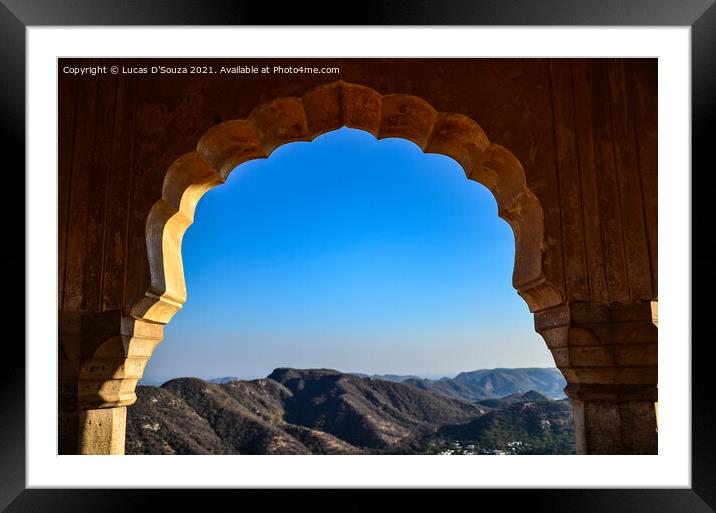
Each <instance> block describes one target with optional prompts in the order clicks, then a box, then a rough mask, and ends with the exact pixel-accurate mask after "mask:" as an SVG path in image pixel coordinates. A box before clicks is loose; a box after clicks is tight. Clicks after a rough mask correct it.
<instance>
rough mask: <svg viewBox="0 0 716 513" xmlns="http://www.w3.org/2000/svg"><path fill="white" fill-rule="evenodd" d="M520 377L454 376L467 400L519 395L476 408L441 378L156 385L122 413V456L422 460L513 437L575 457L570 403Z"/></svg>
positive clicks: (278, 376) (290, 375)
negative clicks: (528, 386) (457, 444)
mask: <svg viewBox="0 0 716 513" xmlns="http://www.w3.org/2000/svg"><path fill="white" fill-rule="evenodd" d="M523 370H525V369H499V370H495V371H499V372H497V373H496V374H494V377H493V378H489V377H488V376H486V375H485V373H483V374H475V375H473V374H474V373H463V374H461V375H458V376H456V378H454V379H455V380H457V379H458V378H459V377H460V376H462V378H460V380H461V381H460V383H462V384H463V388H459V389H458V390H460V391H461V393H464V394H467V393H469V394H471V397H477V396H481V393H480V392H479V390H483V391H485V390H487V389H490V390H493V391H495V392H494V393H498V391H505V390H513V389H515V388H517V390H515V391H513V392H510V394H509V395H506V396H503V397H499V396H496V395H493V396H489V397H490V398H489V399H488V398H484V397H483V399H481V402H478V401H474V400H472V401H471V400H466V399H465V398H463V397H461V396H459V395H458V394H457V393H455V392H453V390H454V388H451V387H447V386H444V385H445V383H444V380H442V379H441V380H436V381H431V380H423V379H422V378H415V377H407V378H406V379H405V380H403V381H402V382H397V381H388V380H385V379H377V378H375V377H361V376H358V375H354V374H344V373H341V372H338V371H335V370H331V369H292V368H279V369H276V370H274V371H273V372H272V373H271V374H270V375H269V376H268V377H267V378H265V379H256V380H250V381H243V380H233V381H228V382H225V383H211V382H208V381H204V380H201V379H198V378H178V379H173V380H170V381H168V382H166V383H164V384H163V385H161V386H160V387H156V386H139V387H137V402H136V403H135V404H134V405H133V406H132V407H131V408H129V409H128V416H127V438H126V452H127V454H426V453H430V452H436V450H437V449H439V448H444V447H445V446H446V444H450V443H454V441H455V440H462V441H472V442H474V443H472V444H471V445H472V446H474V447H477V448H479V449H481V450H482V451H483V452H484V451H494V450H501V449H500V448H502V447H505V444H507V443H508V442H512V441H514V440H513V439H517V438H519V440H521V441H523V442H525V443H526V444H527V446H528V447H529V450H530V451H536V452H540V453H555V452H559V453H565V452H567V453H569V452H570V451H571V452H573V442H571V444H572V445H570V440H571V438H573V435H571V431H570V430H571V407H570V405H569V403H568V402H567V401H553V400H551V399H550V398H549V397H547V396H546V395H543V394H542V393H541V392H539V391H530V392H527V393H525V392H523V390H522V388H521V387H519V386H518V383H519V379H517V378H516V376H531V377H530V379H531V380H533V381H529V382H528V383H533V382H534V383H537V384H541V386H543V388H544V387H546V388H548V389H549V390H552V389H553V387H552V385H550V384H549V383H551V381H550V380H547V379H537V378H535V376H534V372H528V373H524V372H515V373H513V374H514V376H513V379H507V378H506V377H505V376H509V375H510V372H508V371H523ZM528 370H530V371H532V370H533V369H528ZM475 372H477V373H481V372H482V371H475ZM490 372H491V371H487V374H490ZM471 375H473V376H471ZM425 382H429V383H425ZM435 383H442V384H443V385H437V386H436V385H434V384H435ZM470 383H472V384H470ZM490 387H491V388H490ZM442 390H446V391H447V392H445V393H443V392H442ZM465 390H467V392H466V391H465ZM484 393H485V394H487V392H484ZM500 393H501V392H500ZM481 419H482V420H481ZM505 426H507V427H508V428H509V429H505ZM503 435H504V436H503ZM527 442H529V443H527ZM493 446H494V447H493ZM496 448H497V449H496Z"/></svg>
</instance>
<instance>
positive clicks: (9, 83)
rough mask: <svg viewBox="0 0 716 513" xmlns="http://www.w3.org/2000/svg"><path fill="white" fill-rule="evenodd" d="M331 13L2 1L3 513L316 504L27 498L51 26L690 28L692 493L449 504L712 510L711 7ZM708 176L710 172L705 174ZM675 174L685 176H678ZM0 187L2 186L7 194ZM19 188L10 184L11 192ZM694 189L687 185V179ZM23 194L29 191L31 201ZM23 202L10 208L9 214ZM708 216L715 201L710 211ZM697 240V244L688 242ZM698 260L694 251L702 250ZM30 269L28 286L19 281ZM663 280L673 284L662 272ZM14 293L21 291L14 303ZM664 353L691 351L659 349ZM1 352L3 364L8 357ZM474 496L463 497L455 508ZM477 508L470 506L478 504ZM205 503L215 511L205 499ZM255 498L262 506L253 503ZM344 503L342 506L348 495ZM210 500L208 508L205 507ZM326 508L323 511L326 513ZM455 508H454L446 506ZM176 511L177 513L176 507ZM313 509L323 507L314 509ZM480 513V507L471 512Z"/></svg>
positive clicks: (212, 3) (714, 17)
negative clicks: (34, 71)
mask: <svg viewBox="0 0 716 513" xmlns="http://www.w3.org/2000/svg"><path fill="white" fill-rule="evenodd" d="M341 12H344V13H345V12H346V11H345V10H339V9H337V8H336V6H335V4H329V3H325V4H322V2H311V3H310V5H309V4H306V3H303V2H297V3H295V4H288V3H282V4H281V7H280V8H278V7H277V6H276V5H272V4H269V3H267V2H237V1H234V2H232V1H227V0H203V1H202V0H154V1H149V0H146V1H144V2H128V1H122V0H103V1H98V0H74V1H65V0H62V1H60V0H55V1H53V0H0V66H1V67H0V77H1V79H0V82H2V87H0V106H1V107H0V108H1V110H2V125H1V126H2V135H3V137H2V138H0V145H2V150H3V153H2V155H3V161H2V162H3V163H4V164H5V166H4V178H5V184H6V189H5V190H6V191H12V192H11V193H8V192H6V193H5V195H4V196H5V198H4V199H5V201H4V205H5V209H6V210H5V212H4V213H5V217H4V218H5V223H4V226H3V228H4V234H5V238H6V239H5V240H6V241H8V242H9V241H12V242H11V243H9V244H8V243H6V245H5V251H3V252H1V253H0V259H1V260H2V265H3V267H2V268H3V269H4V270H6V272H5V273H4V277H3V278H4V280H3V281H4V284H5V289H6V294H5V295H6V296H7V297H8V298H10V300H9V302H8V305H7V306H6V309H5V312H6V317H5V328H6V330H8V329H9V330H10V331H13V330H17V331H20V332H21V333H20V334H18V335H16V334H15V333H11V334H6V340H5V345H4V349H5V351H4V355H5V358H3V361H4V362H5V366H4V372H3V380H2V386H0V408H1V409H0V462H1V463H0V508H7V509H6V511H9V512H27V511H43V512H54V511H72V512H84V511H149V510H157V509H159V510H165V509H168V508H169V507H174V508H176V509H178V510H185V509H189V508H193V507H194V506H195V505H197V504H201V505H203V506H204V507H206V506H207V504H212V503H213V504H216V505H218V502H215V501H219V500H222V502H223V500H227V501H229V502H228V504H232V503H235V501H237V500H240V501H242V503H244V504H245V505H248V504H249V503H248V502H244V501H248V500H249V499H250V498H257V499H259V500H260V501H270V504H271V507H272V508H274V507H275V508H277V507H279V506H283V505H293V506H295V505H296V504H301V503H302V502H306V503H313V504H318V503H315V501H316V500H317V499H316V498H315V497H314V496H315V494H316V493H319V492H320V493H323V491H315V490H301V491H294V492H292V493H291V494H290V495H287V493H288V492H287V491H276V490H264V491H257V490H253V491H248V490H220V491H217V490H186V489H184V490H146V489H145V490H129V489H109V490H98V489H93V490H80V489H71V490H67V489H65V490H62V489H26V483H25V427H26V426H25V365H24V362H25V352H24V346H23V345H21V344H20V343H19V339H20V337H22V339H23V340H24V338H25V334H24V311H23V320H22V321H21V319H20V315H19V313H18V310H19V308H20V305H21V304H22V305H23V308H24V305H25V301H24V298H25V293H24V290H25V283H24V280H25V278H26V277H27V272H28V270H27V269H26V268H25V256H26V255H25V223H24V222H23V223H21V222H20V214H19V212H25V203H24V198H25V195H24V194H23V193H20V191H25V179H24V178H25V175H24V172H20V171H19V170H21V169H22V170H24V169H25V153H24V151H23V150H22V149H23V148H25V144H24V141H25V62H26V54H25V37H26V29H27V27H31V26H50V25H256V24H258V25H289V24H290V25H295V24H299V23H300V22H303V23H306V24H310V25H321V24H326V25H378V24H380V25H576V26H581V25H606V26H624V25H633V26H687V27H691V43H692V55H691V58H692V61H691V72H692V161H693V165H692V170H693V169H700V170H701V172H702V173H701V175H699V174H698V173H695V172H693V171H691V176H689V175H688V174H686V173H684V179H691V180H694V179H696V178H697V177H698V179H699V187H694V186H693V182H692V235H693V237H692V248H691V249H692V252H693V253H695V254H697V255H698V256H695V255H694V256H692V276H696V277H698V279H697V280H692V284H693V289H692V319H693V320H694V321H697V322H692V326H691V328H692V330H693V328H694V327H695V326H699V327H700V328H701V330H700V333H698V336H697V335H696V333H693V331H692V339H693V344H692V369H693V374H692V454H691V457H692V460H691V461H692V488H690V489H656V488H655V489H640V490H637V489H628V488H623V489H609V490H607V489H586V490H576V489H559V490H544V489H521V490H514V489H510V490H470V491H455V490H453V491H451V492H450V494H451V496H450V500H451V502H453V501H458V500H460V499H462V498H464V499H467V500H469V501H475V500H478V499H479V501H480V502H481V503H484V502H483V501H484V500H488V499H497V500H499V501H500V503H502V506H503V507H504V506H507V509H508V510H510V509H513V508H514V507H515V506H518V505H523V506H524V507H525V508H529V511H532V512H536V511H550V512H553V511H569V512H570V513H573V512H578V511H589V512H595V511H606V512H610V513H617V512H622V511H623V512H641V511H644V512H653V513H656V512H693V513H698V512H706V511H712V512H713V511H714V510H716V477H715V476H716V387H714V386H713V382H712V379H711V372H710V365H711V364H710V360H709V358H708V351H709V346H710V345H711V344H712V343H713V342H712V340H713V339H714V337H712V336H709V335H711V334H712V333H713V331H714V328H713V323H710V322H706V321H707V320H708V319H709V313H710V312H709V309H710V307H711V306H712V304H714V303H716V300H713V299H711V298H710V297H709V295H708V294H707V290H708V289H709V288H710V287H711V286H713V285H714V284H715V283H714V282H715V281H716V273H714V272H713V266H714V265H715V264H716V259H715V258H714V254H713V250H711V249H710V246H711V243H712V241H713V237H712V236H710V234H711V233H712V231H713V228H712V227H711V226H710V220H711V219H712V216H711V215H710V213H709V212H707V211H706V208H707V205H709V202H708V201H707V200H708V198H707V196H706V195H707V194H711V192H710V188H708V187H706V186H704V184H703V183H702V182H703V181H704V178H705V177H706V176H709V174H712V173H713V171H712V169H713V163H712V162H711V160H710V159H711V156H710V153H711V151H710V148H711V147H712V146H713V144H714V143H713V141H714V140H716V139H715V138H714V136H715V135H716V134H715V132H716V131H715V130H714V125H716V5H714V0H689V1H685V0H681V1H678V2H675V1H668V0H658V1H654V0H652V1H647V0H633V1H628V0H600V1H598V2H595V1H590V0H548V1H540V2H535V1H532V2H530V1H525V0H502V1H499V2H491V1H471V0H461V1H450V2H441V3H439V4H438V3H436V2H435V3H432V2H429V1H428V0H409V1H394V2H390V3H389V2H385V1H383V2H370V1H364V2H361V3H360V5H355V6H354V11H350V10H349V12H350V16H348V15H347V14H340V13H341ZM708 171H712V173H709V174H707V172H708ZM674 172H679V171H677V170H674ZM7 180H10V185H8V182H7ZM13 181H14V183H13ZM694 181H695V180H694ZM25 192H26V191H25ZM14 202H17V204H14ZM711 203H712V201H711ZM696 235H698V236H696ZM697 250H698V251H697ZM21 267H22V268H25V269H26V270H25V275H24V276H23V275H22V274H21V273H19V272H16V271H15V270H17V269H20V268H21ZM662 272H668V270H666V271H664V270H663V271H662ZM21 291H22V292H21ZM663 343H668V344H672V343H673V344H679V343H687V341H679V340H675V341H671V340H669V341H664V342H663ZM8 353H9V354H8ZM375 493H376V492H369V493H361V494H357V493H356V491H352V490H349V491H338V497H337V498H335V499H334V500H335V502H333V501H331V502H330V503H325V504H330V505H331V507H332V508H341V509H347V510H358V509H365V508H367V507H374V505H375V504H376V502H375V498H374V497H373V494H375ZM425 493H426V491H424V490H412V491H408V492H407V493H403V495H405V497H404V498H403V499H401V500H407V499H410V500H411V502H413V501H415V502H418V503H422V502H424V500H425V497H424V496H425ZM466 494H469V495H470V497H462V496H464V495H466ZM476 494H477V496H474V495H476ZM209 495H211V498H209V497H208V496H209ZM248 495H256V496H257V497H248ZM349 495H350V499H349V498H348V496H349ZM208 500H211V501H212V502H211V503H210V502H207V501H208ZM325 504H324V505H325ZM453 504H455V503H454V502H453ZM172 505H173V506H172ZM316 507H318V506H316ZM476 507H478V505H477V504H476Z"/></svg>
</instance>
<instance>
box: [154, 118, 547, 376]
mask: <svg viewBox="0 0 716 513" xmlns="http://www.w3.org/2000/svg"><path fill="white" fill-rule="evenodd" d="M182 254H183V259H184V270H185V274H186V283H187V292H188V299H187V302H186V304H185V305H184V308H183V309H182V310H181V311H180V312H179V313H178V314H177V315H176V316H175V317H174V319H172V321H171V322H170V323H169V324H168V325H167V326H166V329H165V338H164V341H163V342H161V343H160V344H159V346H158V347H157V349H156V351H155V353H154V356H153V357H152V358H151V360H150V361H149V364H148V366H147V369H146V371H145V373H144V381H145V382H152V381H163V380H165V379H168V378H172V377H178V376H197V377H202V378H212V377H220V376H238V377H242V378H254V377H265V376H266V375H268V374H269V373H270V372H271V371H272V370H273V369H274V368H276V367H299V368H309V367H327V368H333V369H337V370H340V371H344V372H365V373H370V374H372V373H378V374H387V373H395V374H419V375H429V376H436V375H449V376H452V375H455V374H457V373H458V372H461V371H467V370H475V369H480V368H492V367H553V366H554V361H553V359H552V356H551V354H550V353H549V351H548V350H547V347H546V345H545V343H544V341H543V340H542V339H541V337H540V336H539V335H538V334H536V333H535V331H534V327H533V318H532V315H531V314H530V313H529V310H528V309H527V305H526V303H525V302H524V301H523V300H522V299H521V298H520V297H519V296H518V294H517V292H516V291H515V290H514V289H513V288H512V268H513V263H514V236H513V234H512V230H511V229H510V227H509V225H508V224H507V223H506V222H505V221H503V220H502V219H500V218H499V217H498V216H497V205H496V203H495V199H494V197H493V196H492V194H491V193H490V192H489V191H488V190H487V189H486V188H485V187H483V186H482V185H480V184H478V183H476V182H473V181H470V180H467V179H466V178H465V175H464V172H463V171H462V168H461V167H460V166H459V165H458V164H457V163H456V162H455V161H454V160H452V159H451V158H449V157H446V156H443V155H432V154H427V155H426V154H424V153H423V152H422V151H421V150H420V149H419V148H418V147H417V146H416V145H415V144H413V143H411V142H409V141H406V140H402V139H383V140H380V141H378V140H376V139H375V138H374V137H373V136H372V135H370V134H368V133H367V132H363V131H359V130H352V129H348V128H343V129H341V130H337V131H335V132H330V133H327V134H324V135H322V136H320V137H319V138H317V139H316V140H314V141H313V142H310V143H307V142H299V143H291V144H287V145H284V146H282V147H280V148H278V149H277V150H276V151H275V152H274V153H273V154H272V155H271V156H270V158H268V159H262V160H255V161H251V162H247V163H245V164H242V165H241V166H239V167H238V168H237V169H236V170H234V172H233V173H232V174H231V175H230V177H229V179H228V181H227V182H226V184H224V185H222V186H220V187H216V188H215V189H213V190H211V191H209V192H208V193H207V194H206V195H205V196H204V198H203V199H202V200H201V202H200V203H199V206H198V208H197V211H196V216H195V222H194V224H193V225H192V226H191V227H190V228H189V230H188V231H187V233H186V235H185V236H184V242H183V247H182Z"/></svg>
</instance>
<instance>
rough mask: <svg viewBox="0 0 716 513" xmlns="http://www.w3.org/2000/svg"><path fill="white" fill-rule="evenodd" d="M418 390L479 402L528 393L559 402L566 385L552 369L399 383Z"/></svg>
mask: <svg viewBox="0 0 716 513" xmlns="http://www.w3.org/2000/svg"><path fill="white" fill-rule="evenodd" d="M402 383H404V384H406V385H410V386H413V387H415V388H418V389H420V390H425V391H430V392H435V393H438V394H442V395H444V396H447V397H451V398H454V399H463V400H466V401H473V402H475V401H482V400H484V399H492V398H502V397H506V396H509V395H511V394H521V393H524V392H528V391H530V390H533V391H536V392H539V393H540V394H543V395H545V396H547V397H548V398H550V399H563V398H564V397H565V395H564V387H565V386H567V382H566V381H565V379H564V376H562V373H561V372H560V371H559V369H556V368H522V369H481V370H476V371H470V372H461V373H460V374H458V375H457V376H455V377H454V378H442V379H439V380H430V379H416V378H410V379H406V380H404V381H402Z"/></svg>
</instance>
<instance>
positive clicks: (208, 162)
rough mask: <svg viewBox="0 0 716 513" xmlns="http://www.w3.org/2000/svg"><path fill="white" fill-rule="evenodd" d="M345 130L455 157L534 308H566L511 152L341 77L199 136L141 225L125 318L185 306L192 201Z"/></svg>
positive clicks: (151, 318)
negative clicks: (300, 144)
mask: <svg viewBox="0 0 716 513" xmlns="http://www.w3.org/2000/svg"><path fill="white" fill-rule="evenodd" d="M343 126H346V127H350V128H358V129H361V130H365V131H367V132H369V133H371V134H373V135H374V136H375V137H376V138H378V139H383V138H386V137H399V138H403V139H408V140H410V141H412V142H414V143H415V144H417V145H418V146H419V147H420V148H421V149H422V150H423V151H424V152H426V153H439V154H442V155H447V156H449V157H452V158H453V159H455V160H456V161H457V162H458V163H459V164H460V165H461V166H462V168H463V170H464V171H465V175H466V177H467V178H469V179H471V180H475V181H477V182H479V183H481V184H483V185H484V186H486V187H487V188H488V189H490V191H492V193H493V195H494V196H495V199H496V201H497V205H498V214H499V216H500V217H502V218H503V219H505V220H506V221H507V222H508V223H509V225H510V226H511V227H512V230H513V232H514V234H515V266H514V271H513V275H512V283H513V286H514V287H515V289H517V292H518V293H519V294H520V295H521V296H522V298H523V299H524V300H525V301H526V302H527V305H528V306H529V309H530V311H532V312H536V311H539V310H543V309H546V308H550V307H552V306H556V305H558V304H561V303H562V302H563V297H562V294H561V292H560V290H559V289H557V288H556V287H555V286H554V285H552V284H551V283H550V282H549V281H548V280H547V278H546V277H545V275H544V273H543V256H544V247H545V245H544V231H543V230H544V229H543V214H542V207H541V206H540V203H539V201H538V199H537V197H536V196H535V195H534V194H533V193H532V191H530V190H529V188H528V187H527V183H526V179H525V172H524V169H523V168H522V166H521V164H520V163H519V161H518V160H517V158H515V156H514V155H512V154H511V153H510V152H509V151H507V150H506V149H505V148H503V147H501V146H499V145H496V144H493V143H491V142H490V141H489V140H488V138H487V136H486V135H485V132H484V131H483V130H482V128H481V127H480V126H479V125H478V124H477V123H476V122H475V121H474V120H472V119H470V118H468V117H466V116H464V115H461V114H454V113H446V112H438V111H436V110H435V109H434V108H433V107H432V106H431V105H430V104H428V103H427V102H426V101H425V100H423V99H421V98H418V97H416V96H412V95H406V94H388V95H382V94H380V93H378V92H377V91H375V90H374V89H371V88H370V87H366V86H361V85H357V84H351V83H347V82H343V81H338V82H334V83H331V84H327V85H322V86H319V87H316V88H314V89H312V90H310V91H309V92H307V93H306V94H305V95H303V96H302V97H300V98H297V97H286V98H278V99H276V100H273V101H269V102H267V103H264V104H261V105H259V106H258V107H256V108H255V109H254V110H253V111H252V112H251V114H250V115H249V116H248V118H246V119H242V120H232V121H226V122H224V123H221V124H219V125H216V126H214V127H212V128H211V129H209V130H208V131H207V132H206V133H205V134H204V135H203V136H202V137H201V138H200V140H199V142H198V144H197V147H196V150H195V151H192V152H190V153H187V154H185V155H182V156H181V157H179V158H178V159H177V160H176V161H174V163H173V164H172V165H171V166H170V167H169V169H168V171H167V173H166V176H165V178H164V184H163V187H162V197H161V199H159V201H157V202H156V203H155V204H154V206H153V207H152V209H151V211H150V213H149V217H148V219H147V223H146V240H147V255H148V258H149V268H150V283H149V286H148V289H147V291H146V293H145V296H144V297H143V298H142V299H141V300H140V301H138V302H137V303H136V304H134V306H133V307H132V309H131V312H130V315H131V316H132V317H133V318H134V319H136V320H138V321H147V322H150V323H158V324H166V323H167V322H169V320H171V318H172V317H173V316H174V314H176V313H177V312H178V311H179V309H180V308H181V307H182V305H183V304H184V302H185V300H186V284H185V282H184V268H183V262H182V255H181V242H182V238H183V236H184V233H185V232H186V229H187V228H188V227H189V226H190V225H191V224H192V222H193V220H194V211H195V209H196V206H197V203H198V202H199V200H200V199H201V197H202V196H203V195H204V194H205V193H206V192H207V191H208V190H209V189H211V188H213V187H215V186H217V185H220V184H222V183H224V181H225V180H226V178H227V177H228V175H229V174H230V173H231V171H232V170H234V169H235V168H236V167H237V166H239V165H240V164H242V163H243V162H247V161H249V160H252V159H257V158H268V156H269V155H270V154H271V153H272V152H273V151H274V150H275V149H276V148H278V147H279V146H281V145H283V144H286V143H290V142H295V141H311V140H313V139H314V138H316V137H318V136H319V135H321V134H323V133H325V132H329V131H331V130H336V129H338V128H341V127H343Z"/></svg>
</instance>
